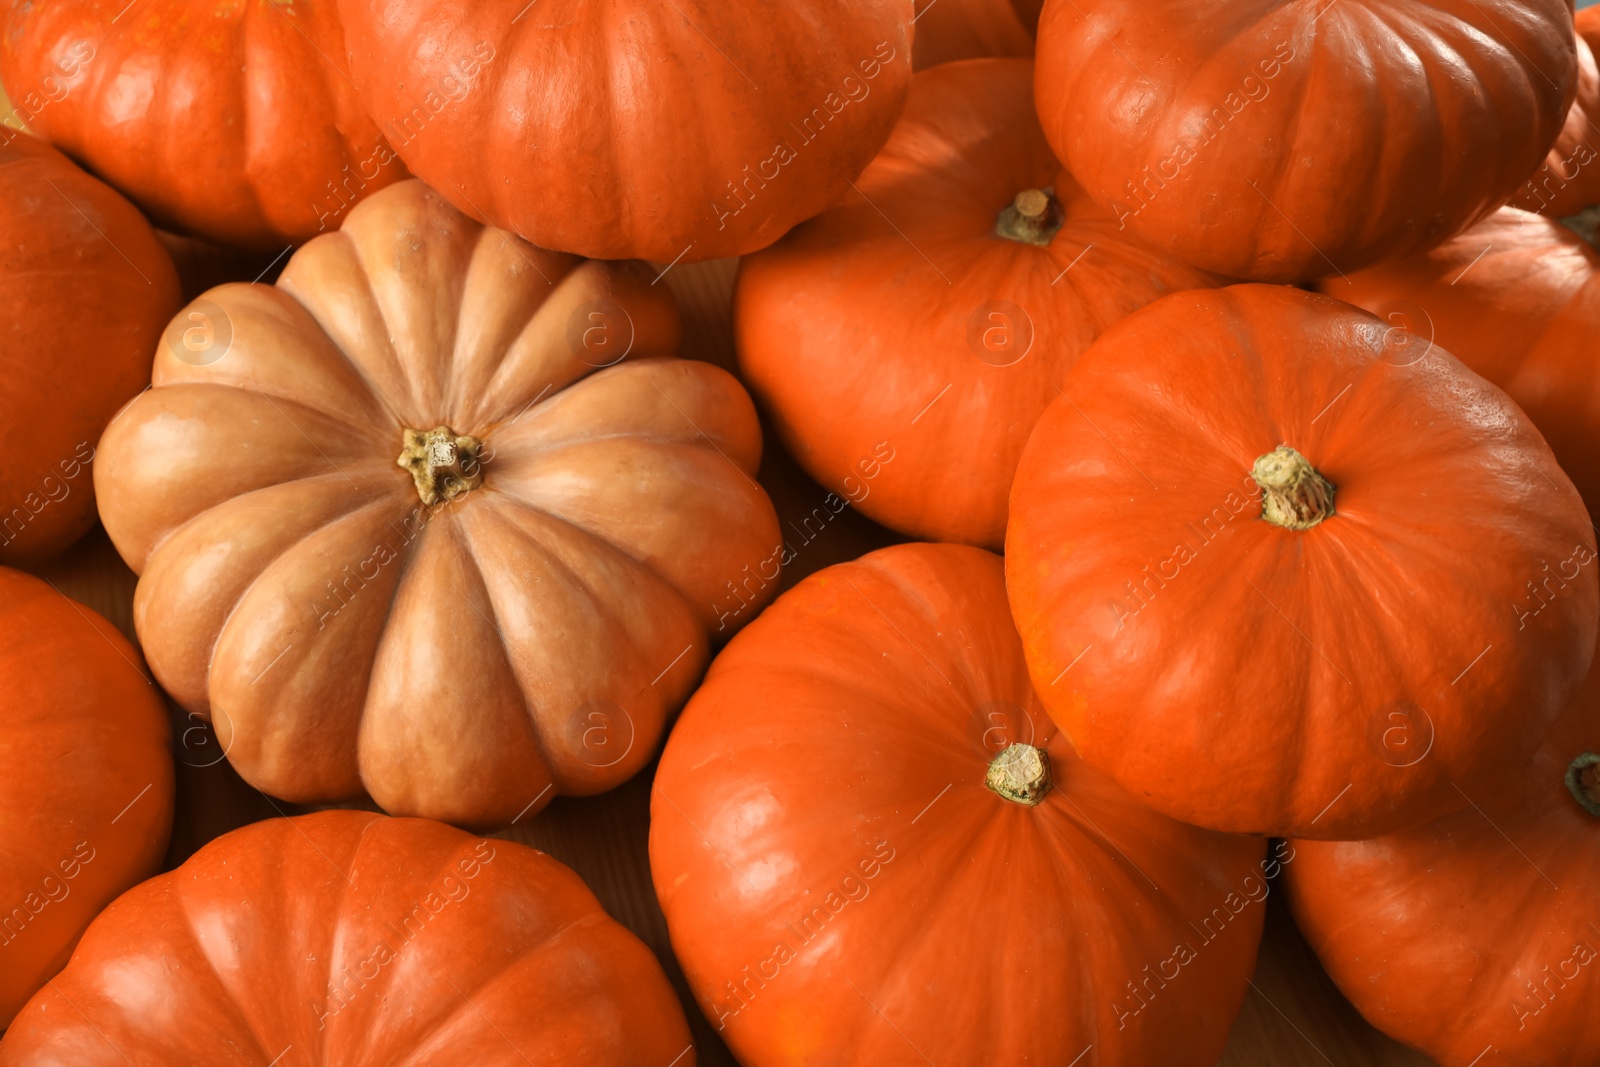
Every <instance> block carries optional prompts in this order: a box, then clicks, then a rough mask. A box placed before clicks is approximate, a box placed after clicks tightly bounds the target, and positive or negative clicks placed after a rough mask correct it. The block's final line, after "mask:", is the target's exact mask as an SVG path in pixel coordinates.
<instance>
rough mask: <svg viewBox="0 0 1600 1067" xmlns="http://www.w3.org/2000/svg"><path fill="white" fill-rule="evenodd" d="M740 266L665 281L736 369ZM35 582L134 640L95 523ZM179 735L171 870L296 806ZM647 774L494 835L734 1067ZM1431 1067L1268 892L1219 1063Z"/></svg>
mask: <svg viewBox="0 0 1600 1067" xmlns="http://www.w3.org/2000/svg"><path fill="white" fill-rule="evenodd" d="M173 247H174V249H175V251H176V252H177V253H178V255H179V258H180V273H181V274H183V276H184V281H185V285H186V289H187V290H188V295H189V296H193V295H195V293H196V292H197V291H199V289H200V288H202V287H203V286H204V285H206V284H207V283H216V282H219V281H222V280H226V279H229V278H238V279H240V280H250V279H251V278H253V277H254V276H255V275H257V274H258V273H260V271H261V270H262V268H263V266H264V265H265V261H264V260H263V259H257V258H252V257H248V256H237V255H227V254H222V253H218V252H216V251H214V250H209V249H205V248H196V247H193V246H192V245H190V244H188V243H185V242H182V241H175V242H173ZM265 258H266V259H270V256H269V257H265ZM734 270H735V264H734V263H733V262H732V261H717V262H712V263H703V264H692V265H687V266H683V265H680V266H677V267H674V268H672V269H671V270H669V271H668V272H667V274H666V275H665V276H664V277H663V279H662V282H663V284H666V285H669V286H670V287H671V288H672V289H673V291H674V292H675V293H676V294H677V296H678V299H679V302H680V304H681V305H682V307H683V311H684V326H685V329H684V353H683V354H684V355H686V356H691V357H695V358H700V359H706V360H708V361H711V362H714V363H718V364H720V365H722V366H724V367H727V368H729V369H730V370H731V369H733V366H734V361H733V338H732V329H731V325H730V321H729V302H730V296H731V287H732V282H733V276H734ZM270 278H271V274H268V279H269V280H270ZM760 480H761V482H762V484H763V485H765V486H766V487H767V489H768V492H769V493H770V494H771V495H772V497H773V500H774V503H775V504H776V505H777V508H778V513H779V517H780V519H781V520H782V521H783V522H784V523H785V524H787V523H788V522H790V521H791V520H793V521H798V519H799V517H801V516H804V515H807V514H809V513H810V512H811V510H812V509H813V508H815V507H818V506H821V505H822V502H823V499H824V498H825V497H826V496H827V491H826V490H825V489H823V488H822V487H821V486H819V485H817V484H816V483H815V482H813V481H811V480H810V479H809V478H807V477H806V476H805V475H804V473H802V472H801V471H800V470H799V468H798V467H797V466H796V465H795V463H794V461H793V460H792V459H790V458H789V457H788V456H787V455H786V454H784V453H783V452H782V450H781V449H779V448H778V447H777V446H776V444H775V443H774V442H773V441H772V439H771V436H770V435H769V437H768V447H767V455H766V458H765V459H764V461H763V463H762V469H761V474H760ZM897 540H900V538H898V537H897V536H896V535H894V534H892V533H890V532H889V531H887V530H884V529H883V528H881V527H879V526H876V525H874V524H873V523H871V522H869V521H867V520H866V519H864V518H863V517H861V516H860V515H859V514H857V513H856V512H854V510H852V509H848V508H847V509H846V510H845V511H844V512H843V513H841V514H840V516H839V517H838V518H837V519H835V520H834V521H833V522H831V523H829V524H828V526H827V527H826V528H825V529H824V530H823V532H822V533H821V535H820V536H818V537H817V538H816V539H815V540H813V541H810V542H809V543H808V544H806V546H805V547H804V548H803V549H802V550H801V551H800V552H799V553H798V555H797V557H796V559H795V560H794V562H793V563H792V564H790V565H789V566H786V567H785V568H784V571H783V577H782V581H781V584H782V586H783V588H788V587H789V586H791V585H793V584H794V582H796V581H798V580H799V579H800V578H802V577H804V576H805V575H806V574H810V573H812V572H814V571H817V570H820V569H821V568H823V567H825V566H828V565H830V564H833V563H838V562H841V561H843V560H847V559H853V558H855V557H856V556H858V555H860V554H861V553H863V552H866V551H870V550H871V549H874V548H879V547H881V546H883V545H886V544H891V543H893V542H895V541H897ZM36 573H38V574H41V575H42V576H44V577H46V578H48V579H49V580H50V581H51V582H53V583H54V584H55V585H56V587H57V588H58V589H60V590H61V591H62V592H63V593H65V594H67V595H68V596H71V597H74V598H75V599H77V600H80V601H82V602H83V603H85V604H88V605H89V606H91V607H93V608H94V609H96V610H97V611H99V612H101V613H102V614H104V615H105V616H106V617H107V618H109V619H110V620H111V621H112V622H113V623H115V624H116V625H117V626H118V627H119V628H120V629H121V630H122V631H123V632H124V633H126V634H127V635H128V636H129V638H133V637H134V634H133V619H132V603H133V589H134V584H135V579H134V576H133V574H132V573H131V572H129V571H128V569H127V568H126V567H125V566H124V565H123V563H122V561H121V560H120V559H119V558H118V557H117V554H116V551H115V550H114V549H113V548H112V546H111V544H110V542H109V540H107V538H106V536H105V533H104V531H103V530H101V529H100V528H98V527H96V528H95V530H94V531H92V532H91V533H90V534H89V536H88V537H86V538H85V539H84V540H83V541H81V542H79V543H78V544H77V545H75V546H74V547H73V548H72V549H70V550H69V551H68V552H67V554H66V555H65V556H64V557H63V558H61V559H59V560H56V561H55V562H53V563H51V564H49V565H47V566H44V567H40V568H37V569H36ZM173 733H174V738H175V745H176V752H177V755H178V790H177V803H178V813H177V820H176V825H175V826H174V830H173V837H172V845H171V848H170V850H169V853H168V857H167V861H168V864H169V865H176V864H178V863H181V862H182V861H183V860H184V859H185V858H186V857H188V856H189V855H190V854H191V853H193V852H194V851H195V849H197V848H199V847H200V846H201V845H203V844H205V843H206V842H207V841H209V840H211V839H212V838H214V837H216V836H218V835H219V834H223V833H226V832H227V831H229V830H231V829H234V828H236V827H239V826H242V825H244V824H246V823H249V822H254V821H256V820H258V819H264V818H271V817H273V816H275V815H280V814H286V815H287V814H296V813H298V812H299V811H301V810H304V809H300V808H297V807H295V806H293V805H290V804H286V803H283V802H281V801H276V800H273V799H271V798H268V797H266V796H264V795H262V794H261V793H258V792H256V791H255V790H254V789H252V788H250V787H249V786H247V785H246V784H245V783H244V782H243V781H242V780H241V779H240V778H239V776H238V775H237V774H235V773H234V772H233V770H232V769H231V768H230V767H229V766H228V764H227V762H226V760H223V759H221V758H220V753H219V751H218V749H217V744H216V739H215V736H214V735H213V734H212V733H211V731H210V730H209V728H207V727H205V726H204V725H203V724H201V723H199V722H198V721H197V720H194V719H193V718H186V717H184V716H183V714H182V713H181V712H180V711H178V710H177V709H176V708H175V707H174V709H173ZM653 773H654V766H651V767H649V768H646V769H645V771H643V772H642V773H640V774H639V775H638V776H637V777H635V778H634V779H633V780H631V781H629V782H628V783H626V784H625V785H623V786H622V787H620V788H618V789H616V790H613V791H612V792H610V793H607V794H605V795H602V796H598V797H590V798H584V799H574V798H567V797H562V798H559V799H557V800H556V801H555V802H554V803H552V804H551V805H550V807H549V808H548V809H546V810H545V811H544V812H543V813H541V814H540V815H539V816H538V817H537V818H535V819H533V820H531V821H530V822H528V823H527V824H525V825H520V826H516V827H513V828H510V829H508V830H505V831H502V832H500V833H498V834H497V835H496V836H499V837H505V838H509V839H511V840H515V841H520V842H522V843H524V844H528V845H532V846H534V847H536V848H539V849H542V850H544V851H545V852H548V853H550V854H551V855H553V856H555V857H556V858H558V859H560V860H561V861H563V862H564V863H566V864H568V865H569V866H571V867H572V868H573V869H574V870H576V871H577V872H578V874H579V875H581V876H582V877H583V879H584V880H585V881H586V882H587V883H588V884H589V886H590V888H592V889H593V890H594V892H595V894H596V895H597V896H598V897H599V898H600V901H601V903H602V904H603V905H605V908H606V910H607V911H609V912H610V913H611V914H612V915H613V916H615V917H616V918H617V919H618V920H619V921H621V922H622V923H623V924H625V925H626V926H627V927H628V928H629V929H631V930H632V931H633V932H634V933H636V934H637V935H638V936H639V937H640V938H642V939H643V940H644V941H645V943H646V944H648V945H649V946H650V947H651V948H652V949H653V950H654V951H655V952H656V954H657V956H659V957H660V959H661V961H662V964H663V966H665V968H666V969H667V973H668V974H669V975H670V976H671V978H672V980H673V982H674V984H675V985H676V986H677V988H678V991H679V994H680V996H681V997H682V998H683V1002H684V1009H685V1011H686V1012H687V1013H688V1015H689V1018H690V1024H691V1026H692V1027H693V1028H694V1034H695V1042H696V1046H697V1048H698V1053H699V1062H700V1063H701V1064H702V1065H703V1067H724V1065H730V1064H733V1063H734V1062H735V1061H734V1059H733V1057H732V1056H731V1055H729V1053H728V1051H727V1049H726V1048H725V1047H724V1046H723V1045H722V1043H721V1042H720V1041H719V1040H718V1039H717V1037H716V1035H715V1033H714V1031H713V1029H712V1026H711V1024H710V1023H709V1022H708V1021H707V1020H706V1019H705V1017H704V1016H702V1015H701V1014H700V1012H699V1010H698V1009H697V1008H696V1007H695V1004H694V1001H693V999H692V998H691V997H690V995H689V992H688V988H687V986H686V985H685V984H684V981H683V976H682V974H681V972H680V971H679V970H678V967H677V965H676V963H675V961H674V960H673V958H672V953H671V949H670V946H669V945H668V941H667V930H666V922H665V920H664V919H663V918H662V915H661V910H660V908H659V907H658V906H657V904H656V900H655V895H654V893H653V892H652V890H651V888H650V869H649V859H648V855H647V831H648V813H649V796H650V779H651V776H652V775H653ZM1429 1062H1430V1061H1429V1060H1427V1059H1426V1058H1424V1057H1422V1056H1420V1055H1418V1054H1416V1053H1414V1052H1411V1051H1409V1050H1407V1049H1404V1048H1402V1047H1401V1046H1399V1045H1397V1044H1395V1043H1394V1042H1393V1041H1390V1040H1389V1039H1387V1038H1385V1037H1383V1036H1382V1035H1381V1034H1379V1033H1377V1032H1376V1031H1374V1030H1373V1029H1372V1028H1371V1027H1369V1026H1367V1025H1366V1024H1365V1023H1364V1022H1363V1021H1362V1020H1361V1019H1360V1017H1359V1016H1357V1015H1356V1013H1355V1011H1354V1010H1353V1009H1352V1008H1351V1007H1350V1005H1349V1004H1348V1003H1347V1002H1346V1001H1345V1000H1344V999H1343V998H1342V997H1341V996H1340V995H1339V993H1338V991H1337V990H1336V989H1335V988H1334V987H1333V985H1332V983H1331V982H1330V981H1329V980H1328V978H1327V977H1326V975H1324V974H1323V972H1322V970H1321V968H1320V967H1319V966H1318V964H1317V962H1316V959H1315V957H1313V956H1312V954H1311V952H1310V950H1309V949H1308V948H1307V947H1306V944H1305V942H1304V941H1303V940H1301V938H1300V936H1299V934H1298V933H1297V932H1296V931H1295V929H1294V925H1293V922H1292V921H1291V919H1290V918H1289V915H1288V912H1287V910H1286V909H1285V908H1284V907H1283V904H1282V899H1281V895H1280V894H1278V893H1276V892H1274V893H1273V894H1272V895H1271V896H1270V897H1269V898H1268V908H1267V931H1266V937H1265V939H1264V942H1263V945H1262V950H1261V958H1260V963H1259V964H1258V966H1257V969H1256V973H1255V977H1254V980H1253V982H1252V987H1251V990H1250V992H1249V994H1248V996H1247V997H1246V1000H1245V1003H1244V1007H1243V1010H1242V1011H1241V1012H1240V1015H1239V1019H1238V1022H1237V1023H1236V1024H1235V1026H1234V1028H1233V1034H1232V1037H1231V1039H1230V1041H1229V1044H1228V1048H1227V1052H1226V1054H1225V1055H1224V1056H1223V1058H1222V1060H1221V1063H1222V1064H1224V1065H1226V1067H1298V1065H1301V1064H1305V1065H1322V1064H1334V1065H1337V1067H1368V1065H1382V1067H1402V1065H1405V1067H1426V1065H1427V1064H1428V1063H1429ZM941 1067H943V1065H941ZM958 1067H968V1065H958Z"/></svg>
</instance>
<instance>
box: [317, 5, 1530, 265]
mask: <svg viewBox="0 0 1600 1067" xmlns="http://www.w3.org/2000/svg"><path fill="white" fill-rule="evenodd" d="M340 11H341V13H342V14H343V16H344V24H345V30H346V40H347V45H348V47H349V51H350V61H351V67H352V71H353V73H354V76H355V79H356V82H357V84H358V85H360V86H361V89H362V92H363V94H364V99H365V101H366V104H367V107H368V109H369V111H370V113H371V114H372V115H373V116H374V117H375V118H376V119H377V120H378V122H379V124H380V125H381V126H382V127H383V129H384V130H385V131H386V132H387V133H388V135H389V137H390V139H391V141H392V142H393V144H394V146H395V148H396V149H397V150H398V151H399V153H400V155H401V157H402V158H403V159H404V160H405V161H406V163H407V165H408V166H410V168H411V170H412V171H413V172H414V173H415V174H416V175H417V176H418V177H420V178H422V179H423V180H425V181H426V182H427V183H428V184H429V185H432V186H433V187H434V188H435V189H438V190H439V192H440V193H441V195H443V196H445V197H446V198H447V199H449V200H450V202H451V203H453V204H455V205H456V207H458V208H460V209H461V210H462V211H464V212H466V213H467V214H469V215H471V216H472V217H474V218H478V219H483V220H486V221H488V222H490V223H491V224H493V225H496V226H499V227H502V228H504V229H507V230H511V231H513V232H515V233H518V234H521V235H522V236H523V237H526V238H527V239H528V240H530V241H532V242H533V243H534V244H537V245H540V246H542V247H545V248H556V249H561V250H564V251H568V252H576V253H578V254H579V255H585V256H592V257H595V258H597V259H627V258H630V257H639V258H641V259H648V260H653V261H655V262H658V263H662V264H666V263H669V262H672V261H678V262H694V261H696V260H702V259H713V258H716V257H719V256H736V255H742V254H743V253H745V252H753V251H755V250H756V249H758V248H763V247H765V246H766V245H769V244H771V243H772V242H773V241H775V240H777V239H778V238H779V237H781V236H782V235H783V233H784V231H786V230H788V229H789V228H790V227H791V226H793V225H794V224H795V223H797V222H799V221H801V220H802V219H806V218H810V217H811V216H812V215H815V214H817V212H819V211H821V210H822V209H823V208H824V207H826V206H827V205H828V204H829V203H831V202H832V201H833V200H834V199H835V198H836V197H838V196H840V195H841V194H842V193H844V192H846V191H847V190H848V189H849V182H850V181H851V180H852V179H854V178H855V177H856V176H857V175H858V174H860V173H861V169H862V168H863V167H865V166H866V165H867V162H868V161H869V160H871V159H872V156H873V154H874V153H875V152H877V150H878V149H879V148H880V147H882V145H883V142H884V140H885V138H887V137H888V136H889V131H890V129H891V128H892V127H893V125H894V120H895V116H896V115H898V114H899V112H900V108H901V106H902V105H903V104H904V102H905V96H906V90H907V88H908V86H909V84H910V77H911V18H912V4H911V0H798V2H795V3H785V4H773V5H767V6H764V7H763V8H762V9H761V17H760V18H759V19H757V18H752V17H751V15H750V12H749V10H747V9H746V8H744V7H740V6H737V5H728V4H726V3H722V2H719V0H678V2H677V3H676V4H675V5H672V4H668V5H661V4H656V3H653V2H641V0H604V2H602V3H593V2H590V0H541V2H540V3H539V4H537V5H536V6H533V7H530V6H529V5H528V4H527V3H526V2H525V0H492V2H489V3H481V4H473V5H470V6H468V7H463V5H461V4H459V3H455V2H454V0H341V2H340ZM814 109H815V110H814ZM1529 169H1532V168H1531V166H1530V168H1529Z"/></svg>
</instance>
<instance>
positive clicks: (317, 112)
mask: <svg viewBox="0 0 1600 1067" xmlns="http://www.w3.org/2000/svg"><path fill="white" fill-rule="evenodd" d="M8 6H9V8H10V11H9V13H8V14H7V15H5V17H4V23H3V27H0V80H3V81H4V82H5V85H6V89H7V91H8V93H9V94H10V96H11V100H12V102H13V104H14V105H15V106H16V108H17V113H18V115H19V117H21V118H23V119H24V120H25V121H26V122H27V123H28V125H29V126H30V127H31V128H32V129H34V130H36V131H38V132H39V134H41V135H42V136H43V137H45V138H46V139H47V140H49V141H51V142H53V143H55V144H56V145H58V146H60V147H61V148H62V149H64V150H65V151H66V152H68V153H69V154H70V155H72V156H74V157H75V158H77V159H78V160H80V161H82V162H83V163H84V164H85V165H86V166H88V167H89V169H91V170H93V171H94V172H95V173H96V174H98V175H100V176H101V177H102V178H104V179H105V180H106V181H108V182H110V183H111V184H112V185H114V186H116V187H117V188H118V189H120V190H121V191H122V192H123V193H125V194H127V196H128V197H129V198H131V199H132V200H133V201H134V202H135V203H137V204H138V205H139V206H140V207H141V208H143V209H144V210H145V211H146V212H148V213H149V214H150V216H151V217H152V218H154V219H155V220H156V221H157V222H158V223H159V224H160V225H162V226H164V227H166V228H168V229H175V230H180V231H182V232H185V233H191V234H195V235H197V236H200V237H205V238H207V239H210V240H213V241H221V242H223V243H225V244H233V245H244V246H247V247H251V248H270V249H272V250H273V251H277V250H278V249H281V248H282V247H283V246H284V245H286V244H289V243H291V242H292V243H296V244H298V243H299V242H301V241H304V240H306V239H307V238H310V237H312V236H314V235H316V234H318V233H322V232H325V231H329V230H336V229H338V228H339V220H340V218H341V217H342V216H343V213H344V211H345V209H346V208H348V207H349V206H350V205H351V204H352V203H354V202H356V201H357V200H360V199H361V198H362V197H364V196H366V195H368V194H370V193H372V192H373V191H375V190H377V189H380V188H382V187H383V186H385V185H388V184H390V183H391V182H395V181H398V180H399V179H401V178H404V177H405V176H406V171H405V167H404V165H403V164H401V163H400V161H399V159H398V158H396V156H395V154H394V150H393V149H392V148H390V147H389V144H388V142H387V141H385V140H384V138H383V136H382V134H381V133H380V132H379V130H378V127H377V126H376V125H375V124H374V123H373V122H372V121H371V120H370V119H369V118H367V116H366V113H365V112H364V111H363V110H362V108H361V105H360V102H359V101H358V98H357V96H356V91H355V87H354V85H353V84H352V83H351V82H350V76H349V74H348V72H347V69H346V63H345V48H344V35H343V33H342V32H341V30H340V28H339V18H338V11H337V9H336V7H335V3H334V0H293V2H292V3H284V2H280V0H236V2H233V3H224V4H219V3H214V2H211V0H140V2H139V3H138V4H137V5H136V6H135V5H132V4H129V3H128V0H50V2H48V3H24V4H11V5H8Z"/></svg>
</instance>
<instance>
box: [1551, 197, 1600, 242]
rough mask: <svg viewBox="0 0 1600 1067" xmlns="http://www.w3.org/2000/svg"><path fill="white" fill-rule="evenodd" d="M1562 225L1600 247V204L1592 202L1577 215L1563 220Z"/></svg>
mask: <svg viewBox="0 0 1600 1067" xmlns="http://www.w3.org/2000/svg"><path fill="white" fill-rule="evenodd" d="M1561 225H1563V226H1565V227H1566V228H1567V229H1569V230H1571V231H1572V232H1573V233H1575V234H1577V235H1578V236H1579V237H1582V238H1583V239H1584V240H1585V241H1588V242H1589V244H1590V245H1593V246H1594V247H1596V248H1600V204H1591V205H1590V206H1589V207H1586V208H1584V209H1583V210H1582V211H1580V212H1578V213H1577V214H1576V215H1569V216H1567V217H1566V218H1564V219H1562V220H1561Z"/></svg>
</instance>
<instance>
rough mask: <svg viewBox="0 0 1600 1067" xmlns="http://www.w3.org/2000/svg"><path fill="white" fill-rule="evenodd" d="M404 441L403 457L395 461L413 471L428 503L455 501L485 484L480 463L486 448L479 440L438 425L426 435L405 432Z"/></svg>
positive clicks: (421, 432) (422, 495)
mask: <svg viewBox="0 0 1600 1067" xmlns="http://www.w3.org/2000/svg"><path fill="white" fill-rule="evenodd" d="M400 440H401V446H402V447H401V449H400V458H399V459H398V460H396V461H395V462H396V463H397V464H398V465H399V466H401V467H404V468H405V469H406V470H408V471H410V472H411V478H412V480H413V481H414V482H416V483H417V496H419V497H421V498H422V502H423V503H424V504H427V505H429V506H432V505H434V504H438V503H442V502H446V501H449V500H453V499H455V498H456V497H458V496H460V495H461V494H462V493H465V492H467V491H468V490H471V489H476V488H477V487H478V486H480V485H482V484H483V464H482V463H480V462H479V460H478V456H479V453H480V452H481V451H482V448H483V446H482V444H481V443H480V442H479V441H478V439H477V438H476V437H467V436H464V435H458V434H457V433H456V432H455V431H454V430H452V429H450V427H448V426H435V427H434V428H433V429H431V430H428V431H426V432H424V431H422V430H402V431H401V435H400Z"/></svg>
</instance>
